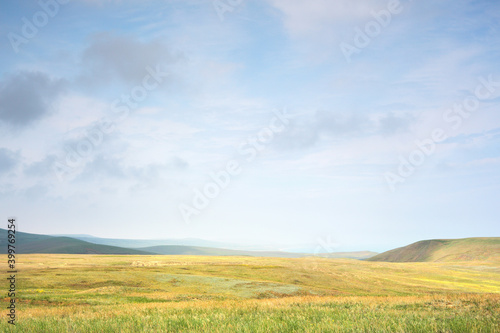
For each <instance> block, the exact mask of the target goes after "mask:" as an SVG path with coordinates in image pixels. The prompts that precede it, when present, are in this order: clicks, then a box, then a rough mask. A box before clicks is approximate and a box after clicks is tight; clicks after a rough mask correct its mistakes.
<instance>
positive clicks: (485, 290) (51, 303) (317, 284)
mask: <svg viewBox="0 0 500 333" xmlns="http://www.w3.org/2000/svg"><path fill="white" fill-rule="evenodd" d="M4 260H5V262H6V260H7V259H6V256H4ZM18 270H19V273H18V275H17V279H18V280H17V289H18V307H17V316H18V321H17V325H16V329H17V330H18V331H22V332H120V331H121V332H500V327H499V324H498V323H500V265H499V263H498V262H496V261H485V262H446V263H384V262H366V261H356V260H341V259H326V258H300V259H290V258H255V257H200V256H118V255H116V256H111V255H63V254H57V255H48V254H36V255H35V254H33V255H20V256H19V258H18ZM6 277H7V276H6ZM2 280H3V281H5V282H4V290H7V282H8V281H7V280H6V279H2ZM4 295H5V293H4ZM7 302H8V299H7V298H4V299H3V304H2V306H3V309H5V310H4V312H5V314H6V313H7V309H6V306H7ZM10 326H11V325H8V324H7V316H5V315H3V316H2V321H1V322H0V329H1V331H7V332H8V331H11V329H12V328H11V327H10Z"/></svg>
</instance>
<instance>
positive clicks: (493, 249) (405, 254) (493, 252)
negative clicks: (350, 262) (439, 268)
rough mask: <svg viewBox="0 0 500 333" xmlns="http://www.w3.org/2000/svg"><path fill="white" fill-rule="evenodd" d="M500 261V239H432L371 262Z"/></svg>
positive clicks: (385, 254) (375, 257)
mask: <svg viewBox="0 0 500 333" xmlns="http://www.w3.org/2000/svg"><path fill="white" fill-rule="evenodd" d="M494 259H500V237H480V238H463V239H432V240H424V241H420V242H416V243H413V244H410V245H407V246H404V247H400V248H397V249H394V250H390V251H387V252H384V253H380V254H378V255H376V256H373V257H371V258H368V259H366V260H369V261H387V262H450V261H476V260H477V261H489V260H494Z"/></svg>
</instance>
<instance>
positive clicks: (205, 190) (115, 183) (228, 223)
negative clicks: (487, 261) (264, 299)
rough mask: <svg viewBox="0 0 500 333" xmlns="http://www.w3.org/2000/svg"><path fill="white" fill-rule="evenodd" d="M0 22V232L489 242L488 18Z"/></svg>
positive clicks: (460, 8) (10, 12)
mask: <svg viewBox="0 0 500 333" xmlns="http://www.w3.org/2000/svg"><path fill="white" fill-rule="evenodd" d="M0 22H1V23H0V32H1V35H2V36H3V38H2V39H0V48H1V50H2V52H1V53H0V60H1V61H0V208H1V209H0V210H1V211H2V212H3V214H4V216H3V220H4V226H1V225H0V227H1V228H4V227H5V226H6V225H7V218H8V217H10V216H15V217H16V218H17V220H18V225H19V230H20V231H23V232H30V233H39V234H90V235H93V236H95V237H101V238H120V239H124V238H125V239H165V238H168V239H172V238H177V239H182V238H198V239H205V240H211V241H219V242H232V243H241V244H248V245H262V246H275V247H278V248H279V247H287V246H295V247H297V246H304V245H307V246H311V248H323V249H326V250H329V251H321V252H332V251H352V250H360V251H361V250H371V251H378V252H382V251H385V250H389V249H392V248H395V247H400V246H404V245H408V244H410V243H413V242H416V241H419V240H426V239H437V238H439V239H443V238H445V239H452V238H468V237H494V236H499V235H500V223H498V216H500V206H499V205H498V194H499V192H500V182H499V180H500V177H499V176H500V172H499V170H500V168H499V166H500V150H499V149H498V147H499V144H500V114H499V107H500V68H499V67H500V66H499V63H498V59H499V56H500V43H499V42H500V3H499V2H498V1H486V0H482V1H471V0H460V1H440V2H439V3H436V2H432V1H430V0H428V1H420V2H416V1H397V0H389V1H379V0H376V1H368V0H360V1H356V2H353V1H347V0H339V1H330V2H329V1H321V0H311V1H300V0H256V1H243V0H241V1H223V0H205V1H201V0H192V1H191V0H188V1H181V0H170V1H165V0H162V1H160V0H147V1H140V2H139V1H134V0H123V1H97V0H73V1H66V0H64V1H63V0H42V1H40V2H38V1H36V2H33V1H16V2H2V3H0Z"/></svg>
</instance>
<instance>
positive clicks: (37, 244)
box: [0, 229, 152, 254]
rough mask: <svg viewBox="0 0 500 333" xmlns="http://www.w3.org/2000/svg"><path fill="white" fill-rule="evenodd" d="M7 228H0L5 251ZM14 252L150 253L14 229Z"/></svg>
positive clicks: (1, 244)
mask: <svg viewBox="0 0 500 333" xmlns="http://www.w3.org/2000/svg"><path fill="white" fill-rule="evenodd" d="M7 244H8V243H7V230H5V229H0V248H1V249H2V250H1V251H2V253H6V252H7ZM15 245H16V253H17V254H26V253H66V254H152V253H148V252H146V251H141V250H136V249H127V248H122V247H117V246H108V245H100V244H93V243H89V242H85V241H82V240H78V239H74V238H71V237H53V236H47V235H37V234H30V233H26V232H20V231H16V244H15Z"/></svg>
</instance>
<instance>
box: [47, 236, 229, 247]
mask: <svg viewBox="0 0 500 333" xmlns="http://www.w3.org/2000/svg"><path fill="white" fill-rule="evenodd" d="M54 236H66V237H71V238H76V239H79V240H82V241H85V242H89V243H94V244H102V245H111V246H119V247H126V248H143V247H151V246H161V245H180V246H196V247H198V246H201V247H216V248H232V247H233V246H234V244H226V243H221V242H214V241H208V240H204V239H196V238H184V239H120V238H100V237H94V236H90V235H54Z"/></svg>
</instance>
